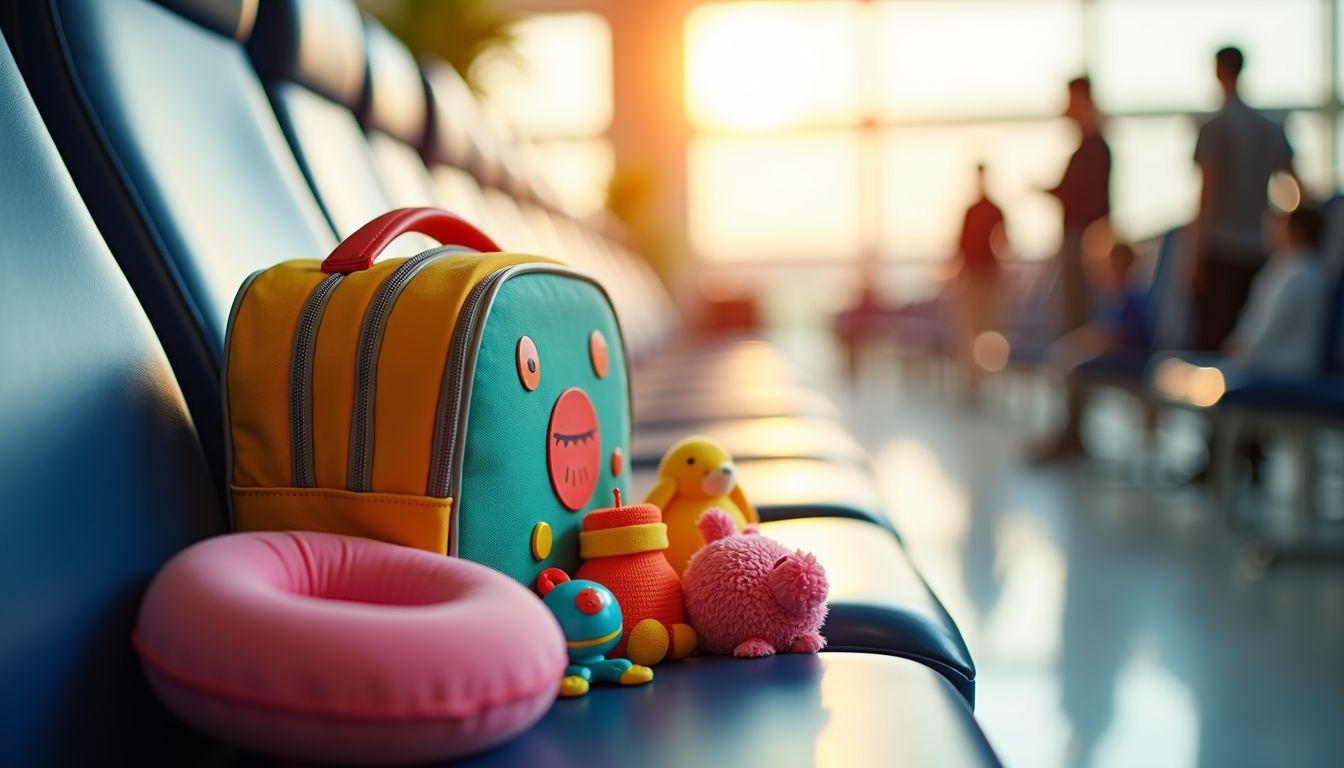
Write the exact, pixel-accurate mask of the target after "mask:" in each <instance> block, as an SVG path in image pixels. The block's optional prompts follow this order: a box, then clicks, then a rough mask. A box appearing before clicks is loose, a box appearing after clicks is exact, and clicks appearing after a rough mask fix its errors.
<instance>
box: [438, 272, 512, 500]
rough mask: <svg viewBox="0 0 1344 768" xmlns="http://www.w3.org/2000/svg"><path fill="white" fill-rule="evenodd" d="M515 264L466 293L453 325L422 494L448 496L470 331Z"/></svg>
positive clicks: (466, 383) (465, 387) (455, 453)
mask: <svg viewBox="0 0 1344 768" xmlns="http://www.w3.org/2000/svg"><path fill="white" fill-rule="evenodd" d="M514 269H515V267H504V268H502V269H497V270H495V271H494V272H491V273H490V274H488V275H486V276H485V278H484V279H483V280H481V282H479V283H477V284H476V287H475V288H473V289H472V290H471V293H470V294H468V296H467V300H466V302H464V303H463V305H462V312H461V314H459V315H458V318H459V319H458V323H457V327H456V328H455V329H453V340H452V343H451V344H450V345H449V350H451V351H450V352H449V355H448V368H447V370H446V371H445V372H444V377H443V384H442V388H441V390H440V392H439V410H438V413H437V414H435V418H434V455H433V458H432V459H431V460H430V463H429V486H428V488H426V495H428V496H431V497H434V498H439V499H446V498H448V497H449V496H451V495H452V481H453V464H454V461H455V460H456V459H457V443H458V440H459V438H460V437H461V436H460V435H459V434H458V430H459V429H460V428H461V426H462V419H460V418H458V416H459V414H460V412H461V410H462V400H463V398H464V396H465V395H467V394H468V392H467V390H468V388H469V386H470V384H469V382H468V381H467V376H466V368H467V358H468V356H469V353H470V352H471V349H472V347H474V346H475V345H474V344H473V343H472V340H471V339H472V333H473V331H474V330H475V329H476V328H477V326H478V323H477V322H476V320H477V317H476V315H477V314H478V311H479V309H480V307H481V304H482V301H483V299H484V298H485V297H486V295H487V294H488V293H489V292H490V289H491V288H492V287H494V286H496V285H498V284H499V283H500V281H501V280H502V279H503V278H504V276H505V275H507V274H508V273H509V272H511V271H513V270H514Z"/></svg>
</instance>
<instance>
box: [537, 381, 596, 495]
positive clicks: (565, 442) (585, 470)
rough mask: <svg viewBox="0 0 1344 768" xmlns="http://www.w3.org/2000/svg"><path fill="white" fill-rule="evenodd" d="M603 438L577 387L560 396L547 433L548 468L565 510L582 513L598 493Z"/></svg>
mask: <svg viewBox="0 0 1344 768" xmlns="http://www.w3.org/2000/svg"><path fill="white" fill-rule="evenodd" d="M601 454H602V435H601V432H600V431H599V430H598V425H597V411H596V410H594V409H593V401H592V400H589V399H588V394H587V393H586V392H584V391H583V390H582V389H579V388H578V387H570V388H569V389H566V390H565V391H564V392H561V393H560V397H558V398H556V400H555V407H554V408H553V409H552V410H551V423H550V425H549V426H548V427H547V429H546V467H547V470H548V471H549V472H550V476H551V488H552V490H554V491H555V496H556V498H558V499H560V503H561V504H563V505H565V509H568V510H570V511H577V510H580V509H583V507H584V505H586V504H587V503H588V500H589V499H591V498H592V497H593V491H595V490H597V474H598V469H597V467H598V463H599V462H600V461H601Z"/></svg>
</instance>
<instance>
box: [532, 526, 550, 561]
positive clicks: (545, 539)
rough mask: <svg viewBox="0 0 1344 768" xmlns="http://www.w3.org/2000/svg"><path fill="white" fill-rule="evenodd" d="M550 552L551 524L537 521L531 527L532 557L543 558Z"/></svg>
mask: <svg viewBox="0 0 1344 768" xmlns="http://www.w3.org/2000/svg"><path fill="white" fill-rule="evenodd" d="M550 554H551V526H549V525H547V524H546V523H537V524H536V525H535V526H533V527H532V557H534V558H536V559H537V560H545V559H546V558H547V557H548V556H550Z"/></svg>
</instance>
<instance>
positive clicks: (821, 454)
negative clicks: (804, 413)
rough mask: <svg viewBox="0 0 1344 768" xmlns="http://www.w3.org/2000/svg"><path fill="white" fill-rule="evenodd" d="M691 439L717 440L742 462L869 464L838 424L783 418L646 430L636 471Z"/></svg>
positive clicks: (637, 441)
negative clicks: (806, 460) (810, 460)
mask: <svg viewBox="0 0 1344 768" xmlns="http://www.w3.org/2000/svg"><path fill="white" fill-rule="evenodd" d="M688 435H705V436H706V437H710V438H713V439H714V440H717V441H718V442H719V443H721V444H722V445H723V447H724V448H726V449H728V453H730V454H732V456H733V458H734V459H736V460H738V461H747V460H751V459H793V458H813V459H829V460H831V461H842V462H848V463H851V464H858V465H862V464H863V463H864V462H865V461H866V460H867V456H866V454H865V453H864V450H863V446H861V445H859V444H858V442H857V441H856V440H855V439H854V438H853V437H852V436H851V435H850V434H849V432H848V431H847V430H846V429H845V428H844V427H842V426H841V425H840V424H839V423H838V422H835V421H831V420H830V419H815V418H812V419H800V418H793V417H789V416H779V417H774V418H763V419H731V420H726V421H709V422H703V423H698V424H686V425H680V424H679V425H675V426H664V427H649V428H646V429H641V430H639V431H638V432H636V433H635V436H634V440H633V441H632V443H631V447H630V463H631V466H633V467H637V468H641V469H642V468H646V467H656V466H658V462H659V461H661V460H662V458H663V454H665V453H666V452H667V449H668V448H671V447H672V445H673V444H674V443H676V442H677V441H678V440H681V439H682V438H684V437H686V436H688Z"/></svg>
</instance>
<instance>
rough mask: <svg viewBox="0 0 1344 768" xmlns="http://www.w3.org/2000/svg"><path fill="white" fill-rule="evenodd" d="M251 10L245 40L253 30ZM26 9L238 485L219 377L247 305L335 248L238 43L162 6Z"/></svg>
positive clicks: (104, 223) (74, 148)
mask: <svg viewBox="0 0 1344 768" xmlns="http://www.w3.org/2000/svg"><path fill="white" fill-rule="evenodd" d="M220 4H221V5H223V4H225V3H223V2H222V0H221V3H220ZM183 5H186V3H185V1H184V2H178V3H175V7H177V6H183ZM192 5H195V6H204V5H205V2H204V0H201V2H193V3H192ZM243 5H244V6H245V7H244V8H242V9H239V10H238V11H237V14H238V18H237V19H236V20H235V21H236V29H237V30H244V29H249V28H250V27H251V25H252V22H251V16H252V14H251V9H252V5H251V4H243ZM225 10H226V9H225ZM24 11H25V13H24V14H23V15H22V16H21V17H20V22H21V23H20V29H21V30H22V33H23V35H24V38H25V45H24V48H23V55H24V57H25V59H31V60H25V61H24V62H23V63H24V65H25V68H26V69H25V74H26V76H27V77H28V78H29V84H30V86H31V88H32V90H33V91H34V93H35V94H36V95H37V100H38V103H39V105H40V107H41V108H42V111H43V116H44V118H45V122H46V124H47V126H48V128H49V129H50V130H51V131H52V133H53V135H54V138H55V139H56V143H57V145H58V146H59V147H60V151H61V154H62V156H63V157H64V158H65V160H66V162H67V163H68V164H69V167H70V168H72V169H74V176H75V182H76V183H77V184H78V185H79V187H80V189H81V190H83V191H84V194H85V199H86V201H87V202H88V204H89V207H90V210H91V212H92V213H93V216H94V219H95V221H96V222H97V224H98V227H99V229H100V230H101V231H102V233H103V236H104V237H105V238H106V239H107V241H108V244H109V245H110V246H111V249H112V252H113V254H114V255H115V256H116V258H117V260H118V262H119V263H120V265H121V268H122V271H123V272H124V273H125V274H126V276H127V278H128V279H129V281H130V283H131V286H132V287H133V288H134V289H135V292H136V295H137V296H138V297H139V298H140V301H141V304H142V305H143V306H144V308H145V311H146V313H147V314H148V315H149V318H150V321H151V322H152V323H153V325H154V328H155V330H156V331H157V332H158V336H159V338H160V340H161V341H162V342H163V345H164V347H165V349H166V350H167V352H168V355H169V357H170V358H171V359H172V361H173V368H174V372H175V373H176V374H177V377H178V381H179V382H180V383H181V385H182V388H183V391H184V392H185V394H186V397H187V403H188V405H189V406H190V408H191V411H192V414H193V416H194V417H195V421H196V425H197V429H198V430H200V433H201V437H202V440H203V441H204V443H205V446H206V449H207V455H208V456H209V457H210V460H211V465H212V466H213V467H215V468H217V470H216V471H218V472H219V473H220V474H221V476H222V467H223V464H224V461H223V433H222V429H221V420H220V419H219V416H218V413H219V402H220V391H219V366H220V361H221V359H222V354H223V349H224V331H225V327H226V325H227V321H228V314H229V307H230V306H231V305H232V303H233V296H234V294H235V293H236V292H237V290H238V286H239V285H240V284H241V283H242V281H243V280H244V279H245V278H246V277H247V275H249V274H250V273H252V272H253V271H255V270H257V269H260V268H261V267H263V266H267V265H270V264H273V263H276V262H279V261H283V260H286V259H292V258H295V257H299V256H309V257H311V256H318V255H321V254H325V253H326V252H327V251H329V250H331V248H332V246H334V245H335V238H334V237H333V235H332V231H331V229H330V227H329V226H328V225H327V223H326V221H325V220H324V219H323V216H322V211H321V209H320V208H319V207H318V206H317V203H316V201H315V200H314V199H313V196H312V194H311V193H310V192H309V191H308V189H307V185H306V184H305V183H304V179H303V174H302V173H301V172H300V170H299V167H298V164H297V163H296V162H295V160H294V156H293V155H292V154H291V152H290V150H289V148H288V147H287V146H286V145H285V139H284V136H283V134H282V133H281V130H280V127H279V125H278V124H277V123H276V119H275V115H274V113H273V112H272V111H271V108H270V106H269V105H268V104H267V102H266V95H265V92H264V91H263V89H262V87H261V83H260V81H259V80H258V79H257V77H256V73H255V71H254V70H253V68H252V65H251V63H250V62H249V61H248V59H247V56H246V54H245V53H244V51H243V48H242V46H241V45H240V44H239V42H238V41H237V40H236V39H234V37H233V36H231V35H229V34H221V33H220V32H217V31H215V30H213V29H210V28H206V27H202V26H199V25H198V24H197V23H196V22H194V21H192V20H190V19H188V18H186V17H184V16H180V15H178V14H177V13H175V12H173V11H172V10H169V9H167V8H164V7H162V6H159V5H155V4H153V3H151V2H147V0H124V1H123V2H116V3H107V2H101V0H56V1H55V2H51V3H31V4H25V6H24ZM203 14H204V12H203V11H202V12H201V13H198V14H197V15H203ZM221 14H222V15H221ZM213 15H214V16H216V17H221V18H224V19H225V22H224V24H223V26H225V27H228V26H233V25H231V24H229V23H228V21H227V18H228V16H229V14H228V13H227V12H224V11H221V13H220V14H213ZM147 40H152V41H153V44H146V42H145V41H147ZM221 479H222V478H221Z"/></svg>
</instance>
